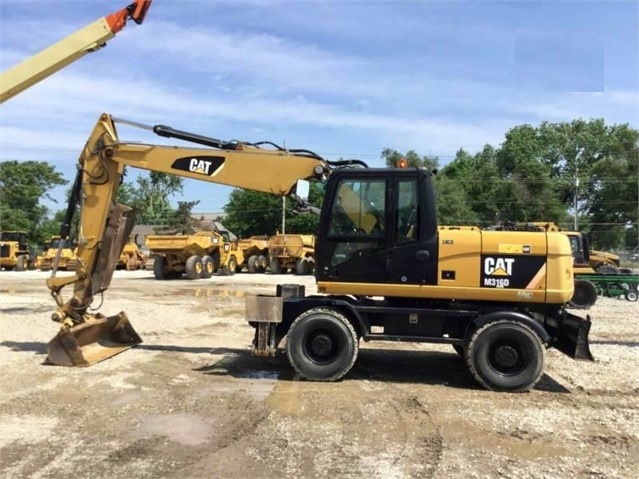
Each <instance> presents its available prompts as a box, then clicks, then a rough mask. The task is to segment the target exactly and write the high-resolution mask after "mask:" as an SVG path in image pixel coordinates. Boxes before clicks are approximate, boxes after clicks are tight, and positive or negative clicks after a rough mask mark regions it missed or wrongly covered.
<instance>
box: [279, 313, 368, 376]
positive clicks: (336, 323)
mask: <svg viewBox="0 0 639 479" xmlns="http://www.w3.org/2000/svg"><path fill="white" fill-rule="evenodd" d="M358 350H359V343H358V338H357V333H356V332H355V329H354V328H353V325H352V324H351V323H350V322H349V321H348V319H347V318H346V317H345V316H344V315H343V314H341V313H339V312H338V311H336V310H334V309H329V308H313V309H310V310H308V311H306V312H305V313H302V314H301V315H300V316H298V317H297V319H295V321H293V324H292V325H291V328H290V329H289V331H288V337H287V340H286V354H287V356H288V361H289V363H291V366H292V367H293V369H295V371H297V372H298V373H299V374H300V375H301V376H303V377H305V378H306V379H309V380H311V381H336V380H338V379H340V378H342V377H343V376H344V375H345V374H346V373H347V372H348V371H349V370H350V369H351V367H353V364H354V363H355V360H356V359H357V353H358Z"/></svg>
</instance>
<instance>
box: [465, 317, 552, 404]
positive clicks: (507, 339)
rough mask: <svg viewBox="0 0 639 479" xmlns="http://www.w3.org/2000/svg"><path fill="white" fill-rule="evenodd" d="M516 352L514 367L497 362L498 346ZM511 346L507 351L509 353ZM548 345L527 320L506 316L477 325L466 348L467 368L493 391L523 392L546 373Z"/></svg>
mask: <svg viewBox="0 0 639 479" xmlns="http://www.w3.org/2000/svg"><path fill="white" fill-rule="evenodd" d="M496 345H497V346H502V347H508V348H509V349H510V350H512V351H513V352H515V353H516V359H517V364H515V365H513V366H512V367H506V366H505V365H504V366H503V367H502V368H501V370H500V369H499V368H500V366H499V365H497V364H495V358H491V356H492V353H493V352H495V351H494V347H495V346H496ZM508 352H509V351H508V350H506V351H505V353H506V354H508ZM545 356H546V348H545V347H544V345H543V343H542V341H541V339H540V338H539V335H538V334H537V333H536V332H535V331H533V330H532V329H531V328H530V327H529V326H527V325H526V324H523V323H520V322H517V321H512V320H509V319H503V320H498V321H493V322H490V323H487V324H485V325H483V326H481V327H480V328H478V329H477V330H476V331H475V332H474V333H473V335H472V336H471V338H470V341H469V343H468V347H467V348H466V350H465V359H466V364H467V365H468V369H469V370H470V372H471V374H472V375H473V377H474V378H475V379H476V380H477V382H478V383H479V384H481V385H482V386H484V387H485V388H486V389H489V390H491V391H503V392H524V391H529V390H530V389H532V388H533V387H534V386H535V384H537V382H538V381H539V380H540V379H541V376H542V375H543V373H544V362H545Z"/></svg>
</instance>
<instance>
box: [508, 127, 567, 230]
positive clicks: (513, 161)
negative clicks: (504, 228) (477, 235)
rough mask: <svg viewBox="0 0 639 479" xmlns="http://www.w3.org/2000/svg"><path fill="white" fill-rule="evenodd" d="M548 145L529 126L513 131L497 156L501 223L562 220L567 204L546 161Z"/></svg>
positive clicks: (513, 129)
mask: <svg viewBox="0 0 639 479" xmlns="http://www.w3.org/2000/svg"><path fill="white" fill-rule="evenodd" d="M548 151H549V149H548V142H547V140H546V139H545V138H544V137H542V136H541V135H540V134H539V130H538V129H536V128H534V127H532V126H530V125H521V126H517V127H515V128H512V129H511V130H509V131H508V132H507V133H506V140H505V141H504V143H503V144H502V145H501V147H500V148H499V150H497V153H496V165H497V172H498V174H499V176H500V177H501V180H502V181H501V184H500V187H499V189H498V191H497V193H496V194H497V202H498V203H499V205H500V207H499V217H500V220H502V221H504V220H509V221H554V222H557V223H561V222H562V221H564V220H565V216H566V205H565V203H564V202H562V199H561V197H560V188H558V183H557V182H556V181H554V180H553V178H552V174H553V167H552V165H551V164H550V162H549V161H547V159H546V158H547V155H548Z"/></svg>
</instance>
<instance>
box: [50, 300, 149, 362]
mask: <svg viewBox="0 0 639 479" xmlns="http://www.w3.org/2000/svg"><path fill="white" fill-rule="evenodd" d="M141 342H142V339H141V338H140V336H139V335H138V333H136V332H135V330H134V329H133V326H131V323H130V322H129V319H128V318H127V316H126V314H124V312H121V313H120V314H118V315H116V316H110V317H108V318H107V317H97V318H93V319H89V320H87V321H86V322H84V323H82V324H78V325H76V326H73V327H71V328H65V329H62V330H60V332H59V333H58V334H57V335H56V336H55V337H54V338H53V339H52V340H51V341H50V342H49V345H48V348H47V352H48V356H47V361H46V362H47V363H49V364H55V365H58V366H69V367H71V366H91V365H92V364H95V363H97V362H100V361H103V360H105V359H108V358H110V357H112V356H115V355H116V354H118V353H121V352H122V351H125V350H127V349H129V348H131V347H133V346H135V345H137V344H140V343H141Z"/></svg>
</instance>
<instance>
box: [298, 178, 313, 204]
mask: <svg viewBox="0 0 639 479" xmlns="http://www.w3.org/2000/svg"><path fill="white" fill-rule="evenodd" d="M310 190H311V184H310V183H309V182H308V181H307V180H297V185H296V186H295V196H297V197H298V198H299V199H301V200H302V201H308V195H309V192H310Z"/></svg>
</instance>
